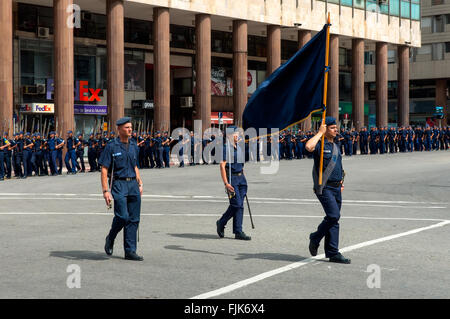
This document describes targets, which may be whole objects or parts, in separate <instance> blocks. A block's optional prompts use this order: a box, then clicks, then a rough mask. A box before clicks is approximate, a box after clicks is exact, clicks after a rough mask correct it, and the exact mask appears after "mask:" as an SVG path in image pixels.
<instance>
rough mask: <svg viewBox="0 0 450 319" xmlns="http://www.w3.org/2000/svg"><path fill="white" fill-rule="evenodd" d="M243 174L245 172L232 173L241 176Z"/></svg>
mask: <svg viewBox="0 0 450 319" xmlns="http://www.w3.org/2000/svg"><path fill="white" fill-rule="evenodd" d="M242 174H244V173H243V172H239V173H231V176H241V175H242Z"/></svg>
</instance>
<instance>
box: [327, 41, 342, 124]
mask: <svg viewBox="0 0 450 319" xmlns="http://www.w3.org/2000/svg"><path fill="white" fill-rule="evenodd" d="M329 65H330V71H329V74H328V91H327V115H329V116H333V117H334V118H335V119H336V122H337V123H339V36H338V35H335V34H330V56H329Z"/></svg>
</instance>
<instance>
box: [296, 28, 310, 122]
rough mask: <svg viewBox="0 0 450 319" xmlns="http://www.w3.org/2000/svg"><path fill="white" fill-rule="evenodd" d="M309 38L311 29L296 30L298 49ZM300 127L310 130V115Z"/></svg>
mask: <svg viewBox="0 0 450 319" xmlns="http://www.w3.org/2000/svg"><path fill="white" fill-rule="evenodd" d="M309 40H311V31H309V30H299V31H298V49H299V50H300V49H301V48H303V46H304V45H305V44H306V43H308V41H309ZM300 128H301V130H302V131H310V130H311V117H309V118H307V119H306V120H304V121H303V122H302V123H301V125H300Z"/></svg>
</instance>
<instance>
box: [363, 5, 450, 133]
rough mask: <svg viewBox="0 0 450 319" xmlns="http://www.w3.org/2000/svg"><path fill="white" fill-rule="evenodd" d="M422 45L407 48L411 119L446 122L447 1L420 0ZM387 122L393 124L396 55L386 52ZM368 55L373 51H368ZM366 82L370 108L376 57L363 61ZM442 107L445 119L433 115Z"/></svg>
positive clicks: (449, 68)
mask: <svg viewBox="0 0 450 319" xmlns="http://www.w3.org/2000/svg"><path fill="white" fill-rule="evenodd" d="M421 6H422V17H421V33H422V46H421V47H418V48H412V49H411V51H410V58H409V63H410V122H411V124H418V125H423V124H425V123H427V124H429V125H448V118H449V117H448V112H449V110H448V107H447V106H448V105H449V102H450V101H449V92H448V90H449V85H450V81H449V80H450V0H423V1H421ZM389 53H390V56H389V62H388V63H389V66H388V78H389V84H388V87H389V122H390V123H396V121H397V117H396V114H397V112H396V107H397V104H396V102H397V98H398V92H397V69H398V66H399V65H398V63H397V56H396V52H395V50H392V51H390V52H389ZM367 54H368V55H369V57H371V56H373V55H374V52H373V51H372V52H367ZM366 63H367V65H366V69H367V72H366V82H367V83H366V85H367V90H368V99H369V104H370V108H371V109H374V108H375V92H376V77H375V59H367V60H366ZM437 106H440V107H443V113H444V119H442V120H439V119H438V117H437V116H436V107H437Z"/></svg>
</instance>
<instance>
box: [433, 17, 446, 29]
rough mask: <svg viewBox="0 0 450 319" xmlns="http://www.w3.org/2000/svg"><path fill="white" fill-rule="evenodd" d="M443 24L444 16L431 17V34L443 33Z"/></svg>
mask: <svg viewBox="0 0 450 319" xmlns="http://www.w3.org/2000/svg"><path fill="white" fill-rule="evenodd" d="M444 30H445V24H444V16H443V15H439V16H434V17H433V33H435V32H444Z"/></svg>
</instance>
